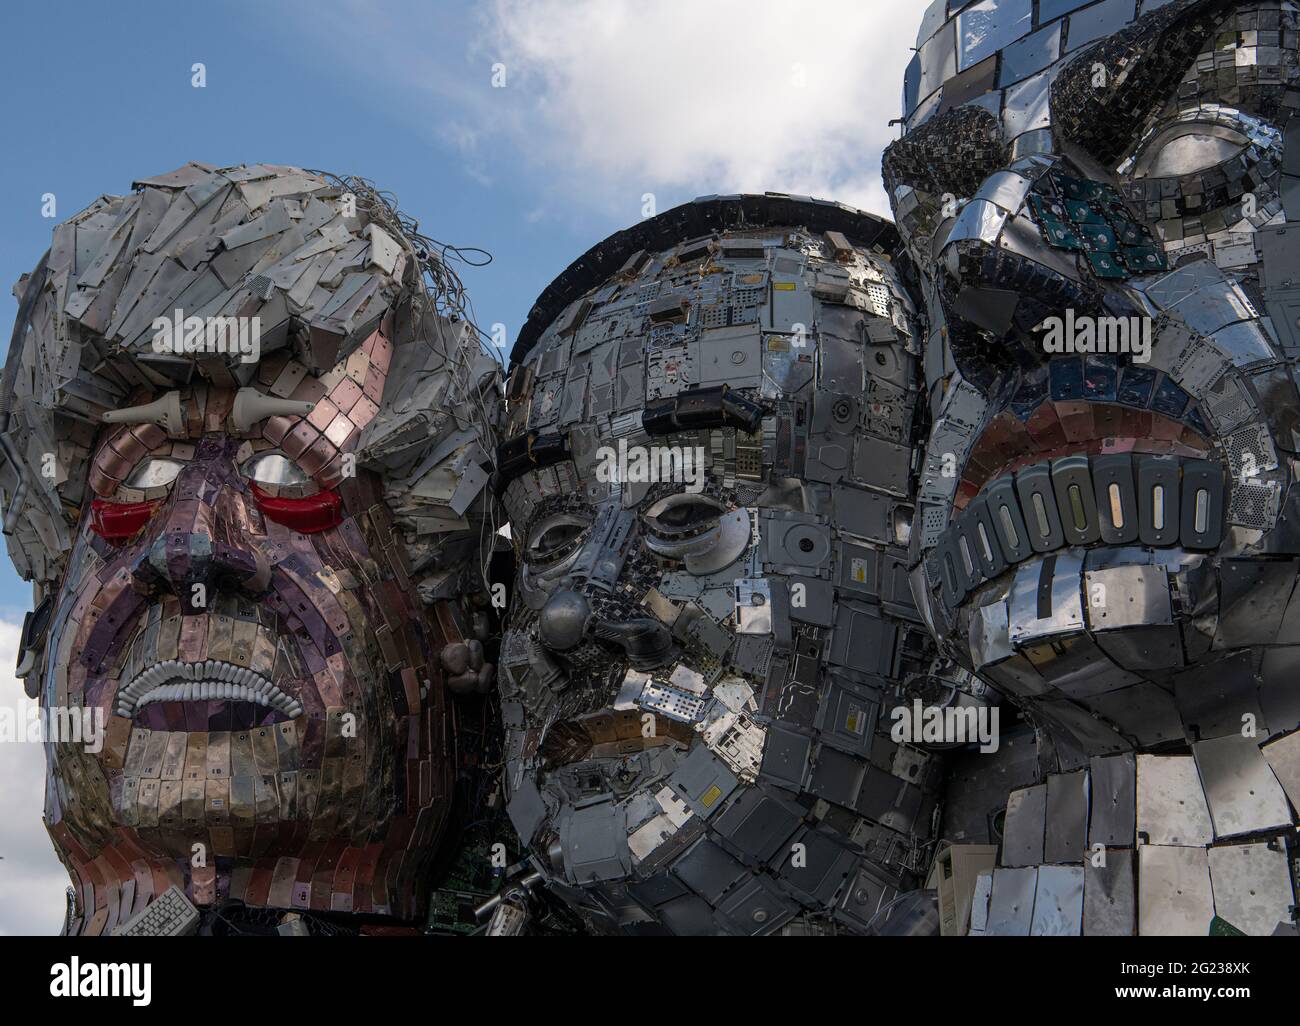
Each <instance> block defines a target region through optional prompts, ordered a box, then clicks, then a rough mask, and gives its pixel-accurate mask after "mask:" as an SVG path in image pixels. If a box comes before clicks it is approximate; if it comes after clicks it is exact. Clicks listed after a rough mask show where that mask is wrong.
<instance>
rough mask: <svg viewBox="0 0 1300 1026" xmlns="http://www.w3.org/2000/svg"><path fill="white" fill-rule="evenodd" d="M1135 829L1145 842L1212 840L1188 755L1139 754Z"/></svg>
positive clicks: (1206, 810) (1198, 780) (1202, 796)
mask: <svg viewBox="0 0 1300 1026" xmlns="http://www.w3.org/2000/svg"><path fill="white" fill-rule="evenodd" d="M1137 831H1138V838H1139V840H1140V841H1142V842H1143V843H1144V844H1146V845H1207V844H1209V843H1210V842H1211V841H1212V840H1214V831H1213V829H1212V828H1211V826H1210V810H1209V807H1208V806H1207V805H1206V804H1205V793H1204V792H1203V791H1202V790H1201V778H1200V776H1199V775H1198V774H1197V772H1196V762H1195V760H1193V759H1192V757H1191V756H1189V755H1138V757H1137Z"/></svg>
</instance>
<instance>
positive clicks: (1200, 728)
mask: <svg viewBox="0 0 1300 1026" xmlns="http://www.w3.org/2000/svg"><path fill="white" fill-rule="evenodd" d="M1174 701H1175V702H1176V703H1177V705H1178V714H1179V716H1181V717H1182V721H1183V729H1184V731H1185V732H1186V734H1187V736H1188V737H1189V738H1192V739H1197V738H1210V737H1223V736H1224V735H1229V734H1238V735H1239V734H1240V733H1241V729H1242V724H1243V722H1244V721H1243V719H1242V717H1243V716H1244V715H1245V714H1247V713H1248V714H1250V715H1251V716H1253V717H1254V718H1255V719H1254V722H1255V724H1256V726H1257V727H1259V728H1261V729H1262V728H1263V724H1264V714H1263V711H1262V710H1261V709H1260V707H1259V689H1258V686H1257V681H1256V679H1255V670H1254V656H1253V654H1252V653H1251V652H1249V651H1241V652H1236V653H1233V654H1232V655H1230V656H1228V657H1227V658H1223V659H1219V660H1218V661H1217V662H1210V661H1204V660H1199V661H1198V662H1197V663H1196V664H1195V665H1194V666H1190V667H1188V668H1187V669H1186V670H1184V671H1183V672H1182V673H1180V674H1178V676H1177V677H1176V678H1174Z"/></svg>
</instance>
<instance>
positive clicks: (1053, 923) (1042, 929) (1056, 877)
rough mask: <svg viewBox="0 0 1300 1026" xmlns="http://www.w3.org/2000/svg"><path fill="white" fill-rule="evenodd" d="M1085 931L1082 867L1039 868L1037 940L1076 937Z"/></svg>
mask: <svg viewBox="0 0 1300 1026" xmlns="http://www.w3.org/2000/svg"><path fill="white" fill-rule="evenodd" d="M1082 929H1083V867H1082V866H1040V867H1039V870H1038V889H1037V890H1036V891H1035V893H1034V918H1033V923H1032V925H1031V926H1030V930H1029V932H1030V933H1031V934H1033V935H1034V936H1036V937H1077V936H1079V934H1080V932H1081V931H1082Z"/></svg>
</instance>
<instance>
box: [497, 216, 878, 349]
mask: <svg viewBox="0 0 1300 1026" xmlns="http://www.w3.org/2000/svg"><path fill="white" fill-rule="evenodd" d="M793 225H801V226H803V227H805V228H807V229H808V230H810V231H814V232H825V231H838V232H840V233H842V234H843V235H845V236H847V237H848V238H850V239H852V240H853V241H854V242H855V243H857V244H858V245H861V246H863V247H865V248H867V249H872V248H877V249H879V250H881V251H884V252H889V251H892V250H893V249H894V248H895V246H896V245H897V243H898V233H897V232H896V231H895V230H894V226H893V224H891V223H890V222H889V221H887V220H885V219H884V218H882V217H876V216H875V215H874V214H867V213H863V212H862V211H860V210H854V209H853V208H852V207H848V206H845V205H844V204H843V203H832V202H829V201H827V200H817V199H812V198H810V197H807V196H787V195H784V194H781V193H773V192H769V193H764V194H763V195H761V196H758V195H735V196H703V197H700V198H699V199H696V200H693V201H691V202H690V203H683V204H682V205H681V206H679V207H674V208H673V209H672V210H668V211H665V212H664V213H662V214H657V215H655V216H654V217H649V218H646V219H645V220H644V221H641V222H640V223H638V224H636V225H633V226H632V227H631V228H627V229H624V230H623V231H621V232H616V233H615V234H613V235H611V236H610V237H609V238H607V239H605V240H604V241H603V242H599V243H597V244H596V245H595V246H593V247H592V248H591V249H589V250H587V252H586V253H584V254H583V255H582V256H580V257H579V258H578V259H577V260H575V261H574V262H573V263H571V264H570V265H569V266H568V267H567V268H566V269H565V270H564V272H563V273H562V274H560V275H559V277H557V278H556V279H555V280H554V281H553V282H551V284H550V285H548V286H547V288H546V290H545V291H544V292H543V293H542V294H541V296H539V297H538V299H537V302H536V303H534V304H533V308H532V310H530V311H529V314H528V321H527V322H526V323H525V324H524V327H523V329H522V330H521V331H520V332H519V338H518V340H517V341H516V343H515V348H514V351H513V352H512V353H511V355H510V360H511V363H512V364H517V363H520V362H522V361H523V359H524V357H525V356H527V354H528V353H529V352H530V351H531V350H532V348H533V346H534V345H535V344H536V342H537V340H538V338H539V337H541V335H542V333H543V332H544V331H545V330H546V329H547V327H548V326H549V325H551V324H552V322H554V321H555V320H556V318H557V317H560V316H561V314H562V313H564V311H565V310H566V308H567V307H569V306H570V305H571V304H572V303H574V302H576V301H578V300H580V299H581V298H582V297H583V296H585V295H586V294H587V293H589V292H591V291H592V290H594V289H595V288H597V287H598V286H599V285H601V284H602V283H603V282H604V281H605V280H606V279H608V278H611V277H613V276H614V275H615V274H617V273H618V272H619V271H620V270H623V269H624V268H625V267H626V266H627V265H628V264H629V262H630V261H631V260H632V258H634V257H637V256H638V254H642V253H659V252H661V251H663V250H666V249H668V248H670V247H673V246H676V245H677V244H679V243H680V242H681V240H682V239H692V238H696V237H709V236H713V235H717V234H720V233H724V232H729V231H744V230H746V229H749V228H763V227H768V226H793ZM636 269H638V270H639V268H636Z"/></svg>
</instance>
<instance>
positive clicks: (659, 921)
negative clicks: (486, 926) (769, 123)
mask: <svg viewBox="0 0 1300 1026" xmlns="http://www.w3.org/2000/svg"><path fill="white" fill-rule="evenodd" d="M734 199H735V198H724V200H720V201H719V200H712V201H704V200H701V201H697V202H696V204H688V205H687V206H686V207H683V208H678V210H677V211H675V212H672V213H670V214H665V215H661V216H662V217H663V218H664V219H667V223H668V224H669V229H670V230H671V229H672V228H673V227H674V226H675V228H676V230H677V231H679V232H681V231H682V228H681V224H679V223H678V222H677V221H675V220H673V218H674V217H679V218H680V220H681V222H682V223H686V224H689V223H691V222H692V221H693V220H694V221H698V222H699V223H700V230H701V231H707V230H708V227H709V226H711V225H716V224H717V220H715V219H714V218H717V219H721V218H718V209H723V210H725V208H726V207H727V202H728V201H729V200H734ZM744 199H745V201H746V202H747V203H750V204H751V205H752V208H753V212H750V213H749V216H748V219H747V223H748V224H750V225H755V226H754V227H752V228H751V229H750V230H748V231H746V230H743V229H741V230H736V231H725V232H721V233H719V234H715V235H705V236H704V237H702V238H697V239H693V240H690V241H686V242H681V243H680V244H677V245H674V244H673V242H674V241H675V240H676V239H680V238H682V235H681V234H678V235H675V236H671V235H670V236H668V238H667V239H662V238H660V239H658V243H659V244H658V246H655V245H654V242H653V241H651V238H653V237H654V234H653V233H654V232H655V231H656V230H657V229H656V228H655V226H654V225H643V226H640V228H639V229H637V230H634V231H638V232H644V233H646V234H647V237H646V238H644V239H638V240H637V241H636V243H635V244H630V243H623V246H624V249H625V250H626V252H617V253H602V254H601V256H600V257H599V258H598V259H599V261H600V262H603V263H604V264H605V265H606V266H613V267H617V266H618V265H619V264H624V265H625V266H624V268H623V271H622V272H620V273H619V274H617V275H615V276H614V277H612V278H610V279H608V280H606V281H604V282H590V283H588V284H590V285H591V286H592V287H591V288H590V290H589V291H587V290H584V289H582V288H579V289H578V290H577V291H578V292H581V294H580V295H572V296H568V297H566V301H565V303H564V309H563V310H562V311H561V310H560V309H558V307H559V305H560V304H558V303H557V304H556V309H553V310H552V311H551V315H552V316H553V317H554V319H553V320H551V321H550V322H549V324H543V329H542V330H541V331H540V336H539V338H538V339H537V340H536V342H535V344H533V345H532V347H531V349H530V350H529V351H528V353H527V355H526V356H525V357H524V358H523V360H522V362H521V363H520V364H519V365H518V366H516V368H515V369H514V372H513V377H512V385H511V396H512V398H513V405H512V410H511V416H510V424H509V427H508V429H507V430H506V432H505V437H506V438H507V439H509V441H507V443H506V444H505V445H504V446H503V448H502V457H501V460H500V462H499V471H500V473H501V474H502V476H503V478H504V479H505V482H506V485H505V488H504V492H503V499H504V504H505V508H506V511H507V513H508V515H509V520H510V524H511V528H512V532H513V535H514V539H515V543H516V547H517V554H518V561H519V566H518V575H517V579H516V584H515V591H514V601H513V607H512V609H511V612H510V617H509V626H508V630H507V632H506V635H505V638H504V641H503V645H502V656H501V660H500V664H501V665H500V673H499V680H500V682H501V684H500V686H501V698H502V708H503V718H504V721H505V724H506V729H507V756H508V762H507V768H506V776H507V784H508V790H509V796H510V805H509V810H510V814H511V818H512V820H513V822H514V824H515V826H516V828H517V829H518V831H519V833H520V835H521V837H522V839H523V840H524V842H525V843H527V844H529V845H530V846H531V847H532V849H533V850H534V851H535V852H537V853H538V854H539V855H540V856H541V858H542V859H543V862H544V864H545V865H546V866H547V867H548V878H549V879H548V883H549V885H550V886H551V887H552V889H554V890H556V891H558V892H559V893H561V894H563V895H564V896H565V897H566V898H567V899H568V900H569V901H570V902H571V904H572V905H573V906H574V907H577V908H579V909H581V910H582V911H583V913H584V914H585V915H586V916H587V917H588V920H589V922H591V923H592V925H593V926H594V927H595V928H597V929H602V930H614V929H653V930H664V929H666V930H668V931H670V932H673V933H702V932H703V933H707V932H718V931H721V932H728V933H754V932H769V931H773V930H779V929H780V928H781V927H782V926H783V925H784V924H785V923H787V922H788V921H789V920H790V919H791V917H793V916H796V915H800V914H802V913H803V912H806V911H813V910H816V912H817V913H819V914H822V915H824V914H825V913H826V912H827V911H828V910H830V909H831V908H833V907H834V904H835V902H837V901H838V902H840V910H839V912H837V913H836V914H837V917H842V921H843V923H844V926H842V927H841V928H842V929H844V928H847V929H852V928H855V927H856V928H861V927H862V926H863V925H864V924H865V922H866V920H867V919H868V918H869V917H870V914H871V912H873V911H874V910H875V908H876V907H877V906H878V904H879V902H880V901H881V900H882V894H884V893H886V892H889V893H892V890H891V888H897V887H899V886H900V885H903V881H904V879H905V878H906V877H907V874H908V872H909V865H908V857H907V856H906V855H905V854H904V853H905V852H907V851H911V850H914V842H915V841H916V837H917V835H918V834H921V835H923V834H925V833H926V832H927V831H928V829H929V827H928V820H929V817H928V813H927V811H926V810H927V809H928V808H931V807H932V801H933V799H932V798H931V797H930V794H929V792H928V791H927V790H926V787H927V786H928V784H927V783H926V774H925V772H924V771H923V769H922V766H923V764H924V763H925V756H924V754H923V753H913V754H914V755H915V756H916V758H917V760H918V761H917V762H916V764H915V765H912V766H910V767H909V768H908V769H906V770H904V769H902V767H901V762H900V764H898V765H895V764H894V763H893V762H891V759H892V758H894V757H893V756H891V755H887V754H885V753H886V752H894V751H896V750H897V746H891V745H890V744H889V742H888V739H887V737H886V738H885V739H884V740H883V743H882V742H881V739H880V738H879V737H878V736H877V735H876V727H877V722H878V719H879V721H880V722H884V717H882V716H880V715H879V710H880V707H881V704H882V702H884V701H885V700H886V698H885V696H886V695H887V694H889V693H892V691H891V689H892V688H893V687H894V685H895V684H896V683H897V681H898V680H899V679H900V678H902V677H903V676H904V675H905V674H906V673H907V672H908V671H909V670H914V669H916V668H917V667H916V665H915V663H914V662H913V661H912V659H909V657H908V656H906V655H905V654H904V653H903V649H904V648H905V647H906V646H905V644H904V638H905V637H907V636H909V627H908V620H909V618H913V617H915V615H916V614H915V611H914V610H912V609H911V607H910V600H909V595H908V590H907V585H906V571H905V566H904V564H905V545H906V540H907V532H908V525H909V523H910V519H911V507H910V503H909V499H908V496H909V492H910V489H911V459H912V455H911V454H912V448H911V435H910V432H911V430H912V415H913V412H914V409H915V406H914V398H915V393H914V384H913V379H912V375H913V374H914V372H915V362H914V358H913V356H912V355H911V352H910V351H909V349H910V347H911V345H912V342H911V338H910V332H911V323H912V322H911V316H912V307H911V304H910V300H909V299H908V298H907V296H906V294H905V292H904V291H903V289H902V288H901V286H900V284H899V282H898V280H897V277H896V275H895V272H894V269H893V267H892V265H891V264H890V263H889V261H888V259H886V258H882V257H880V256H879V255H877V254H875V253H872V252H869V251H868V250H867V249H866V248H863V247H860V246H854V245H850V244H849V243H848V242H847V241H846V240H845V238H844V235H843V234H840V233H838V232H830V233H828V234H823V233H821V232H817V231H808V230H804V229H800V228H796V227H780V226H781V225H785V224H790V223H791V222H786V221H777V222H775V225H776V226H775V227H771V228H763V227H761V225H762V222H761V221H758V220H757V216H758V215H757V213H755V212H758V211H762V210H764V209H765V207H764V204H769V205H772V206H776V207H780V206H782V203H783V202H784V203H785V205H786V206H788V207H797V206H798V204H796V203H794V202H793V201H781V200H770V199H765V198H763V197H756V198H752V197H746V198H744ZM715 208H718V209H715ZM808 208H809V209H803V208H802V207H800V208H799V209H797V210H794V211H793V212H792V216H794V217H804V216H813V217H815V216H818V213H819V211H824V210H826V209H830V210H831V211H844V210H846V208H837V207H835V206H834V205H833V204H822V205H816V204H811V203H809V204H808ZM786 214H787V215H790V214H791V211H788V210H787V211H786ZM856 216H857V217H858V218H859V219H860V220H859V221H858V222H857V224H858V225H859V227H867V228H870V230H871V232H872V235H873V236H874V235H875V234H877V233H880V232H888V230H889V229H888V226H887V225H884V224H883V223H882V222H879V221H877V220H875V219H872V218H868V217H866V216H864V215H856ZM741 220H742V221H746V219H741ZM793 223H795V224H798V223H799V222H798V221H795V222H793ZM686 230H687V231H689V229H686ZM844 231H849V229H848V228H845V229H844ZM859 237H860V236H859ZM869 244H870V243H868V245H869ZM603 245H605V246H609V247H611V248H614V247H616V246H618V245H619V237H615V239H614V240H611V242H610V243H606V244H603ZM638 245H640V246H644V247H645V249H644V250H642V251H640V252H636V253H632V252H631V251H632V250H633V249H636V247H637V246H638ZM584 262H586V263H590V262H593V261H589V260H587V258H584ZM579 266H580V265H575V267H579ZM564 280H565V279H564V278H561V279H559V280H557V284H558V282H562V281H564ZM553 288H554V286H553ZM544 298H545V297H544ZM918 626H919V624H918ZM915 636H916V637H917V638H919V637H920V633H919V631H918V632H916V635H915ZM915 655H916V652H915V651H914V652H913V653H912V656H913V658H914V657H915ZM891 704H892V703H891ZM884 729H885V732H886V734H887V733H888V723H887V722H886V723H885V728H884ZM800 745H803V746H805V748H804V749H800V751H802V754H799V752H797V751H796V749H799V746H800ZM873 745H874V747H873ZM806 746H813V747H814V751H813V754H812V756H811V757H809V755H808V750H807V747H806ZM873 754H874V756H876V757H877V761H878V764H877V763H876V762H873V763H870V764H869V763H868V758H869V756H871V755H873ZM895 770H897V775H895V772H894V771H895ZM900 778H902V779H900ZM900 789H901V790H900ZM810 793H816V794H818V795H820V796H823V797H825V798H826V799H827V801H825V802H823V803H822V804H821V806H820V808H821V809H822V811H821V812H820V813H819V814H818V816H817V817H815V818H810V819H808V820H807V821H805V817H804V816H803V814H802V812H801V811H800V808H799V806H798V804H797V803H796V800H797V799H798V798H799V797H800V796H808V795H810ZM873 796H874V797H873ZM886 796H887V797H886ZM895 796H899V801H898V803H897V804H895V803H894V797H895ZM877 798H880V799H881V800H880V801H877V800H876V799H877ZM809 800H810V801H811V799H809ZM832 803H833V804H832ZM833 809H834V810H836V811H833ZM751 811H756V812H757V813H758V815H757V816H756V818H755V819H754V820H753V822H752V824H751V825H754V824H757V823H759V822H762V823H763V824H764V825H763V827H762V829H754V830H750V831H749V832H748V833H747V834H746V836H744V837H741V836H740V834H738V833H737V831H738V830H740V833H741V834H743V833H745V831H744V830H742V829H741V828H740V827H739V824H740V823H741V822H742V821H743V820H744V819H746V818H747V817H748V816H749V814H750V812H751ZM855 831H856V832H855ZM850 834H853V835H854V842H853V843H856V844H857V845H858V847H857V848H856V849H854V848H853V847H852V846H851V843H850V841H849V835H850ZM868 838H869V839H871V840H870V841H869V840H868ZM872 841H876V842H879V843H878V844H876V845H875V846H874V848H873V845H872ZM733 842H735V843H736V844H738V845H739V849H737V848H736V847H734V846H733V847H728V848H727V850H728V851H730V852H731V853H732V854H726V853H725V852H724V850H723V847H724V846H729V845H732V844H733ZM799 842H805V843H806V846H807V848H808V850H811V851H815V852H816V854H815V855H814V857H813V862H814V863H815V865H816V868H815V869H813V870H809V871H807V872H806V873H805V872H803V870H802V869H795V868H791V867H790V866H789V865H787V864H786V862H788V861H789V860H788V859H787V860H786V862H782V853H783V852H785V850H786V845H787V844H788V843H799ZM863 847H867V848H872V852H871V853H867V854H863ZM887 850H888V851H889V852H890V854H884V853H885V852H886V851H887ZM855 851H856V854H855ZM738 859H742V860H749V861H750V863H751V864H752V863H753V860H758V861H759V862H762V861H765V860H768V859H772V860H773V864H774V865H775V867H776V868H775V871H774V874H773V876H772V877H770V878H767V877H760V876H755V875H753V874H752V873H751V872H750V871H749V870H747V869H746V868H745V867H744V865H742V862H741V861H738ZM706 863H707V864H708V866H709V867H710V868H709V870H708V872H709V873H710V874H711V882H710V885H709V886H708V887H698V886H697V889H696V891H695V892H689V891H687V890H685V888H683V887H682V884H681V881H682V880H691V881H693V882H696V881H697V877H696V875H695V874H696V873H697V872H698V867H700V866H702V865H704V864H706ZM846 877H850V878H852V880H855V881H857V882H856V883H854V884H853V885H852V886H849V887H847V890H846V889H845V888H844V887H842V886H841V885H842V884H843V883H844V880H845V878H846ZM627 881H643V882H647V884H646V886H647V890H646V891H645V892H640V891H638V890H637V889H636V888H635V887H633V888H631V889H630V891H629V890H628V889H625V888H624V887H623V884H624V883H625V882H627ZM814 881H815V882H814ZM629 893H633V894H634V895H635V897H633V898H631V899H629V898H628V894H629Z"/></svg>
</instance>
